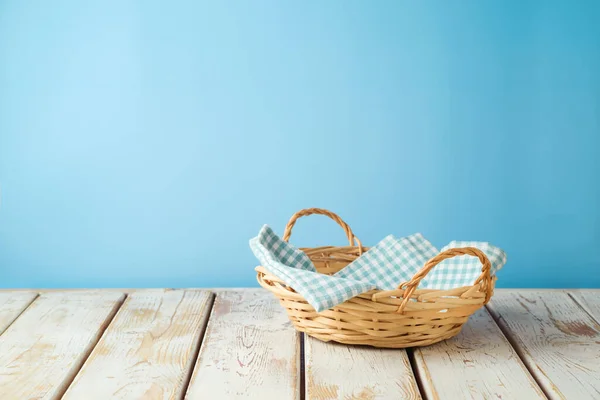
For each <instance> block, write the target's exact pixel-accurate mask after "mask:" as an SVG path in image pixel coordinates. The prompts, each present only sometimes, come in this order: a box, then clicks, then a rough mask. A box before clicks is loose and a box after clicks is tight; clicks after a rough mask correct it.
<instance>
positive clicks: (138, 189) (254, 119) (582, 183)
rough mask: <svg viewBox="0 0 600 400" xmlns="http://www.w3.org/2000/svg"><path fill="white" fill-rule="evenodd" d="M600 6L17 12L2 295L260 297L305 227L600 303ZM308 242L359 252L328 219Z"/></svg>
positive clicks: (394, 4)
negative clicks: (256, 246) (168, 290)
mask: <svg viewBox="0 0 600 400" xmlns="http://www.w3.org/2000/svg"><path fill="white" fill-rule="evenodd" d="M599 20H600V3H599V2H596V1H588V2H585V1H578V2H569V1H566V0H565V1H538V2H534V1H524V2H522V1H459V2H446V1H427V2H412V1H387V2H385V1H377V2H367V1H327V2H320V1H307V2H281V1H257V2H251V1H241V2H221V1H212V2H198V1H187V2H186V1H180V0H178V1H171V2H167V1H161V2H151V1H141V0H140V1H120V0H119V1H117V0H114V1H109V0H102V1H52V2H48V1H38V2H23V1H18V0H12V1H10V0H9V1H6V0H4V1H2V2H0V189H1V200H0V286H1V287H165V286H167V287H182V286H183V287H190V286H212V287H215V286H253V285H255V277H254V272H253V267H254V266H255V264H256V262H255V259H254V257H253V256H252V254H251V252H250V250H249V249H248V245H247V243H248V239H249V238H250V237H251V236H252V235H254V234H255V233H256V232H257V231H258V229H259V228H260V226H261V225H262V224H263V223H268V224H270V225H271V226H273V227H274V228H275V229H276V231H278V232H280V233H282V231H283V226H284V225H285V223H286V221H287V219H288V218H289V217H290V216H291V214H292V213H293V212H294V211H296V210H297V209H300V208H304V207H310V206H319V207H326V208H330V209H332V210H334V211H336V212H338V213H340V214H341V215H342V216H343V217H344V218H345V219H347V221H348V222H349V223H350V224H351V226H352V227H353V228H354V231H355V232H356V234H357V236H359V237H360V238H361V239H362V241H363V242H364V243H366V244H373V243H375V242H376V241H378V240H379V239H381V238H383V237H384V236H385V235H387V234H389V233H394V234H396V235H405V234H410V233H414V232H417V231H419V232H422V233H423V234H424V235H425V236H426V237H428V238H429V239H430V240H431V241H432V242H433V243H434V244H436V245H439V246H442V245H444V244H446V243H447V242H448V241H450V240H452V239H467V240H468V239H475V240H488V241H491V242H493V243H495V244H497V245H499V246H501V247H503V248H504V249H505V250H506V251H507V253H508V256H509V263H508V264H507V265H506V267H505V269H504V270H503V271H502V272H501V274H500V279H499V282H498V284H499V286H503V287H600V273H599V271H600V259H599V257H598V247H599V245H600V24H598V21H599ZM292 242H293V243H295V244H298V245H305V246H312V245H324V244H343V243H344V240H343V233H342V232H341V230H340V229H339V228H338V227H336V226H335V225H334V224H333V222H330V221H329V220H327V219H325V218H323V217H313V218H312V219H310V218H309V219H306V220H301V221H300V222H299V223H298V225H297V227H296V229H295V231H294V236H293V238H292Z"/></svg>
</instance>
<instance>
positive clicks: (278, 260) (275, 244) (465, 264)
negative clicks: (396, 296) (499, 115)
mask: <svg viewBox="0 0 600 400" xmlns="http://www.w3.org/2000/svg"><path fill="white" fill-rule="evenodd" d="M457 247H476V248H478V249H480V250H482V251H483V252H484V253H485V254H486V255H487V256H488V258H489V260H490V263H491V265H492V269H491V273H492V275H493V274H495V273H496V272H497V271H498V270H499V269H500V268H501V267H502V266H503V265H504V264H505V263H506V254H505V253H504V251H502V250H501V249H499V248H497V247H495V246H492V245H491V244H489V243H486V242H457V241H454V242H451V243H450V244H448V245H447V246H446V247H444V248H443V249H442V251H444V250H448V249H451V248H457ZM250 248H251V249H252V252H253V253H254V255H255V256H256V257H257V258H258V260H259V261H260V263H261V265H262V266H263V267H264V268H266V269H267V270H268V271H269V272H271V273H272V274H274V275H275V276H277V277H279V278H280V279H281V280H283V281H284V282H285V283H286V284H287V285H288V286H290V287H291V288H293V289H294V290H295V291H296V292H298V293H299V294H301V295H302V296H303V297H304V298H305V299H306V301H307V302H308V303H309V304H310V305H312V306H313V307H314V309H315V310H316V311H317V312H321V311H323V310H327V309H329V308H332V307H335V306H336V305H338V304H340V303H343V302H344V301H346V300H348V299H351V298H352V297H355V296H357V295H359V294H361V293H364V292H367V291H369V290H372V289H380V290H392V289H395V288H397V287H398V285H400V284H401V283H404V282H407V281H409V280H410V279H411V278H412V277H413V275H414V274H415V273H417V272H418V271H420V270H421V268H423V265H424V264H425V263H426V262H427V261H428V260H429V259H431V258H432V257H434V256H436V255H437V254H438V250H437V249H436V248H435V247H434V246H433V245H432V244H431V243H430V242H429V241H428V240H427V239H425V238H424V237H423V236H422V235H421V234H419V233H417V234H414V235H411V236H407V237H403V238H399V239H398V238H396V237H394V236H393V235H389V236H387V237H386V238H384V239H383V240H382V241H381V242H379V243H378V244H377V245H376V246H374V247H372V248H371V249H369V251H367V252H366V253H364V254H363V255H362V256H361V257H359V258H357V259H356V260H354V261H353V262H352V263H350V264H348V266H346V267H345V268H344V269H342V270H340V271H339V272H337V273H336V274H335V275H333V276H328V275H323V274H320V273H318V272H317V271H316V269H315V267H314V265H313V263H312V261H311V260H310V258H309V257H308V256H307V255H306V254H305V253H304V252H303V251H301V250H299V249H297V248H296V247H294V246H293V245H291V244H289V243H287V242H284V241H283V240H281V239H280V238H279V237H278V236H277V235H276V234H275V233H274V232H273V230H272V229H271V228H269V227H268V226H267V225H265V226H263V227H262V229H261V230H260V232H259V234H258V236H257V237H255V238H253V239H251V240H250ZM479 275H481V263H480V261H479V259H478V258H477V257H473V256H468V255H465V256H457V257H454V258H450V259H447V260H444V261H442V262H441V263H440V264H438V265H437V266H436V267H434V269H433V270H431V271H430V272H429V274H428V275H427V276H426V277H425V278H424V279H423V280H422V281H421V283H420V285H419V288H421V289H453V288H457V287H462V286H469V285H472V284H473V283H474V282H475V280H476V279H477V278H478V277H479Z"/></svg>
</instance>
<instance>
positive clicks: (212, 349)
mask: <svg viewBox="0 0 600 400" xmlns="http://www.w3.org/2000/svg"><path fill="white" fill-rule="evenodd" d="M299 372H300V341H299V334H298V333H297V332H296V331H295V330H294V329H293V327H292V325H291V323H290V322H289V320H288V318H287V315H286V313H285V311H284V310H283V309H282V308H281V306H280V305H279V302H278V301H277V300H276V299H275V298H274V297H273V296H272V295H271V294H270V293H268V292H266V291H264V290H261V289H258V290H245V291H232V292H220V293H218V294H217V296H216V299H215V303H214V306H213V311H212V314H211V317H210V320H209V323H208V327H207V330H206V335H205V337H204V340H203V342H202V348H201V349H200V354H199V356H198V362H197V363H196V367H195V369H194V373H193V375H192V379H191V382H190V386H189V389H188V393H187V395H186V399H190V400H192V399H236V398H248V399H261V400H267V399H273V400H281V399H286V400H287V399H299V398H300V375H299Z"/></svg>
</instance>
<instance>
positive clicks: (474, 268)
mask: <svg viewBox="0 0 600 400" xmlns="http://www.w3.org/2000/svg"><path fill="white" fill-rule="evenodd" d="M460 247H475V248H477V249H479V250H481V251H483V252H484V253H485V255H486V256H487V258H488V259H489V260H490V264H491V270H490V274H491V275H495V274H496V272H498V270H499V269H500V268H502V267H503V266H504V264H506V253H505V252H504V251H503V250H502V249H500V248H498V247H496V246H493V245H491V244H489V243H487V242H465V241H452V242H450V243H449V244H448V245H447V246H445V247H444V248H443V249H442V251H446V250H449V249H455V248H460ZM479 275H481V262H480V261H479V258H477V257H475V256H469V255H464V256H456V257H452V258H447V259H445V260H444V261H442V262H441V263H439V264H438V265H436V266H435V267H434V268H433V269H432V270H431V271H429V273H428V274H427V276H425V278H423V280H422V281H421V285H420V287H421V288H423V289H441V290H448V289H454V288H459V287H462V286H470V285H472V284H473V283H475V280H476V279H477V278H478V277H479Z"/></svg>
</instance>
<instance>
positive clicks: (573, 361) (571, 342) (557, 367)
mask: <svg viewBox="0 0 600 400" xmlns="http://www.w3.org/2000/svg"><path fill="white" fill-rule="evenodd" d="M489 309H490V311H491V312H492V315H493V316H494V318H495V319H496V320H497V321H498V323H499V324H500V325H501V326H502V328H503V329H504V331H505V332H506V333H507V334H508V335H509V336H510V338H511V340H512V341H513V344H514V345H515V346H516V347H517V351H518V352H519V353H520V355H521V357H522V359H523V362H524V363H525V365H527V367H528V368H529V370H530V371H531V372H532V374H533V375H534V377H535V378H536V380H537V381H538V382H539V384H540V385H541V386H542V388H543V389H544V391H545V392H546V394H547V395H548V397H550V398H551V399H591V398H600V325H598V323H597V322H596V321H594V320H593V319H592V318H591V317H590V316H589V315H588V314H587V313H586V312H585V311H584V310H583V309H582V308H581V307H580V306H579V305H578V304H577V303H576V302H575V301H574V300H573V299H572V298H571V297H569V295H568V294H567V293H566V292H560V291H559V292H536V291H514V292H500V293H496V294H495V295H494V297H493V298H492V301H491V303H490V305H489Z"/></svg>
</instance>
